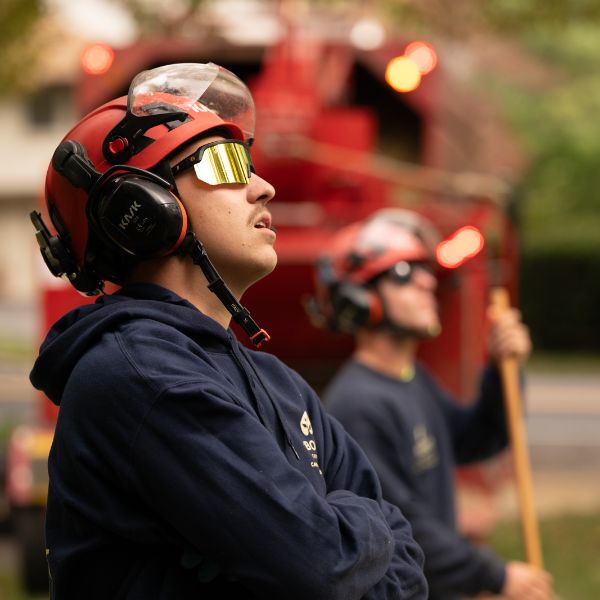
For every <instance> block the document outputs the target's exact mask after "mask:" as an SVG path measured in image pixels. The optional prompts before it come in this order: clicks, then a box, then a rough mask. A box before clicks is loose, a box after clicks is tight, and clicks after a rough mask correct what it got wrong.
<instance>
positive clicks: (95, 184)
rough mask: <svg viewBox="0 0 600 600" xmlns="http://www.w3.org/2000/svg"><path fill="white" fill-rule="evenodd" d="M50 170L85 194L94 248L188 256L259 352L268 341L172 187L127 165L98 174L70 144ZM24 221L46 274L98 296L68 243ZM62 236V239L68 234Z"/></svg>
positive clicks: (38, 221)
mask: <svg viewBox="0 0 600 600" xmlns="http://www.w3.org/2000/svg"><path fill="white" fill-rule="evenodd" d="M52 167H53V168H54V170H55V171H56V172H57V173H59V174H60V175H62V176H63V177H65V178H66V179H67V180H68V181H69V182H70V183H71V185H73V186H74V187H76V188H80V189H83V190H84V191H85V192H86V193H87V195H88V200H87V204H86V215H87V219H88V222H89V227H90V230H91V231H92V232H93V233H94V234H95V235H96V236H97V238H98V240H99V241H100V243H102V244H104V245H105V246H106V247H108V248H109V249H111V250H116V251H117V253H120V254H121V255H125V256H127V257H130V258H139V259H149V258H157V257H161V256H167V255H170V254H173V253H175V252H178V253H180V254H183V255H190V256H191V258H192V261H193V262H194V264H196V265H198V266H199V267H200V268H201V269H202V272H203V273H204V276H205V277H206V279H207V280H208V288H209V289H210V291H211V292H213V293H214V294H215V295H216V296H217V297H218V298H219V300H220V301H221V302H222V304H223V305H224V306H225V308H227V310H228V311H229V313H230V314H231V315H232V317H233V319H234V321H235V322H236V323H238V325H240V327H241V328H242V329H243V330H244V332H245V333H246V334H248V336H249V337H250V339H251V341H252V343H253V344H254V345H255V346H257V347H259V346H260V345H261V344H262V343H263V342H265V341H268V340H269V339H270V336H269V334H268V333H267V332H266V331H265V330H264V329H262V328H260V327H259V326H258V325H257V324H256V322H255V321H254V320H253V319H252V317H251V315H250V313H249V311H248V310H247V309H246V308H244V307H243V306H242V305H241V304H240V303H239V302H238V301H237V299H236V298H235V296H234V295H233V294H232V293H231V291H230V290H229V288H228V287H227V285H226V284H225V282H224V281H223V279H222V278H221V276H220V275H219V274H218V272H217V270H216V269H215V267H214V265H213V264H212V262H211V261H210V259H209V257H208V255H207V254H206V250H205V249H204V246H203V245H202V243H201V242H200V240H198V239H197V237H196V236H195V234H194V233H193V232H192V231H191V230H190V228H189V222H188V217H187V213H186V210H185V207H184V206H183V204H182V203H181V201H180V200H179V198H178V197H177V196H176V195H175V194H174V193H173V190H174V185H173V184H172V183H170V182H169V181H167V180H166V179H164V178H162V177H160V176H159V175H156V174H155V173H152V172H151V171H147V170H146V169H141V168H139V167H133V166H130V165H114V166H112V167H110V168H109V169H108V170H107V171H106V172H105V173H100V172H99V171H98V170H97V169H96V168H95V167H94V164H93V163H92V161H91V160H90V159H89V157H88V154H87V152H86V149H85V148H84V146H83V145H82V144H81V143H79V142H77V141H74V140H65V141H63V142H61V144H60V145H59V146H58V148H57V149H56V150H55V151H54V154H53V156H52ZM50 210H52V208H50ZM30 216H31V220H32V222H33V224H34V226H35V228H36V238H37V241H38V244H39V246H40V250H41V253H42V256H43V258H44V261H45V262H46V265H47V266H48V268H49V269H50V271H51V272H52V274H53V275H55V276H57V277H60V276H63V275H64V276H66V277H67V279H68V280H69V281H70V282H71V284H72V285H73V286H74V287H75V288H76V289H77V290H78V291H79V292H81V293H82V294H84V295H95V294H98V293H100V292H101V291H102V288H103V281H102V280H101V279H100V278H98V277H97V276H95V275H94V274H93V273H90V272H89V271H88V270H86V269H85V268H84V269H80V268H79V267H78V265H77V261H76V260H75V259H74V258H73V256H72V254H71V252H70V251H69V248H68V244H65V243H64V242H63V240H62V239H61V237H65V236H64V235H63V236H61V235H60V231H59V235H58V236H52V235H51V234H50V231H49V230H48V228H47V227H46V225H45V223H44V222H43V220H42V217H41V215H40V213H38V212H35V211H34V212H32V213H31V215H30ZM65 233H66V235H67V236H68V232H65ZM67 239H68V238H67Z"/></svg>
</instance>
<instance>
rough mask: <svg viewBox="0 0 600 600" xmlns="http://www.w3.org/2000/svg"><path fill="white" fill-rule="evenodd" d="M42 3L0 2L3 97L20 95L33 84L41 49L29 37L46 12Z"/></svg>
mask: <svg viewBox="0 0 600 600" xmlns="http://www.w3.org/2000/svg"><path fill="white" fill-rule="evenodd" d="M43 4H44V3H43V1H42V0H2V2H0V39H1V40H2V44H0V94H7V93H10V92H11V91H19V90H21V89H23V87H26V86H27V85H28V84H29V81H28V77H30V75H31V71H32V66H33V65H34V64H35V61H36V57H37V56H38V55H39V49H38V48H35V47H34V44H30V43H28V41H29V35H30V33H31V32H32V30H33V28H34V26H35V25H36V23H37V22H38V21H39V19H40V17H41V16H42V14H43V12H44V6H43Z"/></svg>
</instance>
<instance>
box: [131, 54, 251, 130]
mask: <svg viewBox="0 0 600 600" xmlns="http://www.w3.org/2000/svg"><path fill="white" fill-rule="evenodd" d="M127 108H128V111H129V112H130V113H131V114H132V115H134V116H136V117H145V116H148V115H160V114H167V115H168V114H172V113H178V112H184V113H186V114H187V115H190V116H192V115H194V113H196V114H198V113H203V112H211V113H213V114H215V115H217V116H218V117H219V118H220V119H222V120H223V121H225V122H228V123H233V124H234V125H236V126H237V127H239V129H240V130H241V131H242V132H243V134H244V140H246V141H249V140H252V139H253V138H254V127H255V109H254V100H253V99H252V95H251V93H250V90H249V89H248V87H247V86H246V84H245V83H244V82H243V81H242V80H241V79H239V78H238V77H237V76H236V75H234V74H233V73H232V72H231V71H228V70H227V69H225V68H223V67H221V66H219V65H216V64H214V63H206V64H203V63H180V64H175V65H166V66H164V67H158V68H156V69H151V70H149V71H143V72H142V73H140V74H139V75H137V76H136V77H135V78H134V79H133V81H132V82H131V85H130V87H129V94H128V97H127Z"/></svg>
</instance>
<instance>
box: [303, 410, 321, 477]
mask: <svg viewBox="0 0 600 600" xmlns="http://www.w3.org/2000/svg"><path fill="white" fill-rule="evenodd" d="M300 430H301V431H302V433H303V434H304V436H305V437H309V436H311V439H309V440H304V441H303V442H302V443H303V444H304V447H305V448H306V450H307V451H308V453H309V454H310V466H311V467H312V468H313V469H318V470H319V473H320V474H321V475H322V474H323V472H322V471H321V467H320V466H319V455H318V454H317V443H316V442H315V440H314V438H313V437H312V435H313V428H312V423H311V422H310V417H309V416H308V413H307V412H306V411H304V414H303V415H302V418H301V419H300Z"/></svg>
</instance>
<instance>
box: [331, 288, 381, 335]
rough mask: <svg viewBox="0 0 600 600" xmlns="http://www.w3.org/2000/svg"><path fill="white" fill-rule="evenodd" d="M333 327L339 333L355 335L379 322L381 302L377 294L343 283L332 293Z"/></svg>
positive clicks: (333, 289) (332, 290)
mask: <svg viewBox="0 0 600 600" xmlns="http://www.w3.org/2000/svg"><path fill="white" fill-rule="evenodd" d="M330 295H331V305H332V308H333V314H334V317H333V325H334V327H335V329H337V330H338V331H343V332H345V333H354V332H355V331H356V330H357V329H360V328H361V327H364V326H366V325H369V324H372V323H374V322H377V320H378V318H379V315H380V314H381V302H380V301H379V298H378V297H377V295H376V294H374V293H373V292H372V291H371V290H368V289H366V288H365V287H363V286H361V285H356V284H354V283H348V282H343V283H340V284H338V285H335V286H333V288H332V289H331V292H330Z"/></svg>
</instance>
